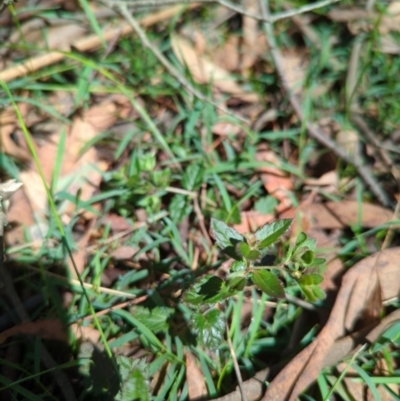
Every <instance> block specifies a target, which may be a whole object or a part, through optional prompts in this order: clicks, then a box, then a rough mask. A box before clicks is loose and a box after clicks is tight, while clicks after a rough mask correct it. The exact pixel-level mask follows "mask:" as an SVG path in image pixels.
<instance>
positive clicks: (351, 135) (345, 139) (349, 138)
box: [336, 129, 359, 157]
mask: <svg viewBox="0 0 400 401" xmlns="http://www.w3.org/2000/svg"><path fill="white" fill-rule="evenodd" d="M336 141H337V143H338V145H340V146H341V147H342V148H343V150H345V151H346V152H347V153H348V154H349V155H350V156H352V157H355V156H356V155H357V146H358V143H359V138H358V134H357V132H356V131H355V130H351V129H348V130H340V131H339V132H338V133H337V134H336Z"/></svg>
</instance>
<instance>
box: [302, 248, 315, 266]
mask: <svg viewBox="0 0 400 401" xmlns="http://www.w3.org/2000/svg"><path fill="white" fill-rule="evenodd" d="M301 260H302V262H303V263H304V264H305V265H310V264H311V263H312V262H313V260H314V251H311V250H308V251H306V252H304V253H303V255H301Z"/></svg>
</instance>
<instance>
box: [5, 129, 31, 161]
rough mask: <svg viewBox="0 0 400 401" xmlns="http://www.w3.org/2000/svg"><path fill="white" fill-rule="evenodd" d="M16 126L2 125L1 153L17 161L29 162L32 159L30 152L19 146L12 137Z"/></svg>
mask: <svg viewBox="0 0 400 401" xmlns="http://www.w3.org/2000/svg"><path fill="white" fill-rule="evenodd" d="M15 129H16V126H15V124H14V123H10V124H4V125H2V124H1V123H0V145H1V151H2V152H4V153H5V154H7V155H10V156H12V157H15V158H16V159H17V160H20V161H22V162H27V161H28V160H29V159H30V155H29V152H28V150H26V149H25V148H24V147H21V146H18V145H17V144H16V143H15V142H14V141H13V140H12V139H11V135H12V134H13V133H14V131H15Z"/></svg>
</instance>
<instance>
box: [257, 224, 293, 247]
mask: <svg viewBox="0 0 400 401" xmlns="http://www.w3.org/2000/svg"><path fill="white" fill-rule="evenodd" d="M292 221H293V220H292V219H282V220H276V221H274V222H272V223H268V224H265V225H263V226H262V227H261V228H259V229H258V230H257V231H256V232H255V233H254V234H255V236H256V238H257V241H259V244H258V249H259V250H262V249H264V248H267V247H268V246H270V245H272V244H273V243H274V242H276V241H277V240H278V239H279V237H281V236H282V235H283V234H284V233H285V232H286V231H287V230H288V229H289V227H290V226H291V224H292Z"/></svg>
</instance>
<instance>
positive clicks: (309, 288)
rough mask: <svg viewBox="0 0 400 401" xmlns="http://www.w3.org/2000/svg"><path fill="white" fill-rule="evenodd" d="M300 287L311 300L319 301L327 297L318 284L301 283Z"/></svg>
mask: <svg viewBox="0 0 400 401" xmlns="http://www.w3.org/2000/svg"><path fill="white" fill-rule="evenodd" d="M300 288H301V290H302V291H303V293H304V295H305V296H306V298H307V300H308V301H310V302H317V301H321V300H323V299H325V298H326V294H325V292H324V291H323V290H322V289H321V288H320V287H318V286H317V285H303V284H300Z"/></svg>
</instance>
